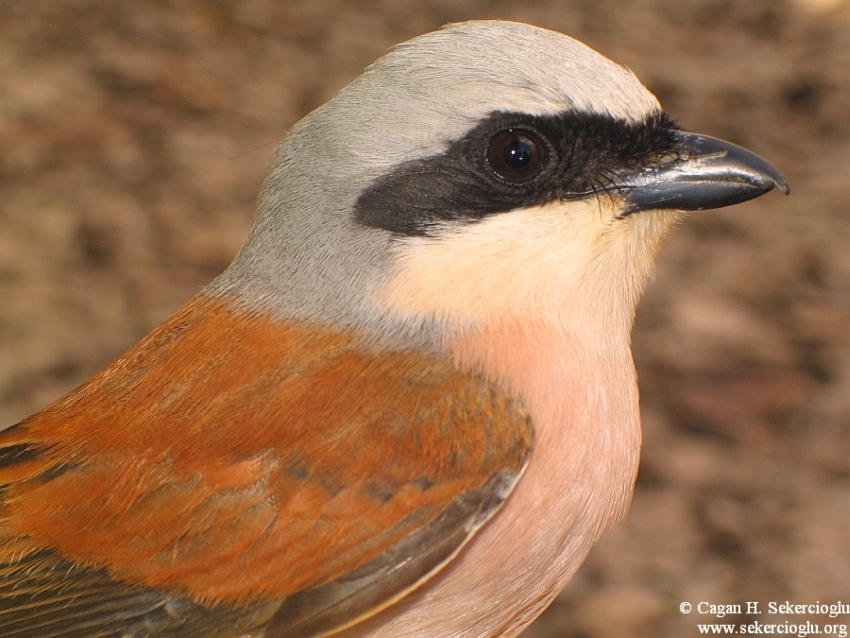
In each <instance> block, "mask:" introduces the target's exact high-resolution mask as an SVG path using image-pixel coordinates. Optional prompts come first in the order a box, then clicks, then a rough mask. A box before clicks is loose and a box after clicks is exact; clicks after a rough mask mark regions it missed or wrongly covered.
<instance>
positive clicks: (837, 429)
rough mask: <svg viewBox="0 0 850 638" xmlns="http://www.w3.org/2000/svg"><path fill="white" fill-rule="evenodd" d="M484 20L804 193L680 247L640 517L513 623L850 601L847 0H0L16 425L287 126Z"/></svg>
mask: <svg viewBox="0 0 850 638" xmlns="http://www.w3.org/2000/svg"><path fill="white" fill-rule="evenodd" d="M470 18H504V19H510V20H521V21H526V22H531V23H533V24H537V25H540V26H545V27H549V28H552V29H556V30H559V31H562V32H564V33H567V34H570V35H572V36H575V37H577V38H579V39H581V40H583V41H585V42H586V43H588V44H589V45H591V46H592V47H594V48H596V49H598V50H599V51H600V52H602V53H603V54H605V55H607V56H608V57H610V58H612V59H614V60H616V61H618V62H620V63H622V64H625V65H627V66H629V67H630V68H632V69H633V70H634V71H635V72H636V73H637V74H638V76H639V77H640V78H641V79H642V80H643V81H644V82H645V83H646V84H647V85H648V87H649V88H650V89H651V90H652V91H653V92H655V93H656V94H657V95H658V96H659V98H660V99H661V101H662V103H663V104H664V106H665V107H666V108H667V109H668V110H669V111H670V112H671V113H672V115H673V116H674V117H675V118H676V119H677V120H678V121H679V123H680V124H681V125H682V127H684V128H686V129H690V130H695V131H699V132H702V133H707V134H710V135H714V136H718V137H722V138H726V139H729V140H731V141H733V142H736V143H738V144H741V145H744V146H746V147H748V148H750V149H752V150H754V151H756V152H758V153H760V154H762V155H763V156H764V157H766V158H768V159H769V160H770V161H771V162H773V163H774V164H775V165H776V166H778V167H779V168H780V169H781V170H782V171H783V172H784V174H785V176H786V177H787V179H788V182H789V183H790V185H791V190H792V196H791V197H787V198H785V197H781V196H780V195H777V194H770V195H768V196H766V197H763V198H760V199H758V200H756V201H753V202H750V203H748V204H744V205H742V206H737V207H734V208H731V209H725V210H721V211H711V212H705V213H699V214H694V215H692V216H691V217H690V218H689V219H687V221H686V222H685V223H684V224H683V225H682V228H681V229H680V230H679V231H678V232H677V233H675V234H674V236H673V237H672V238H671V240H670V241H669V242H668V245H667V246H666V250H665V251H664V252H663V254H662V257H661V260H660V264H659V268H658V276H657V278H656V281H655V282H654V284H653V285H652V287H651V289H650V291H649V294H648V295H647V297H646V298H645V300H644V302H643V303H642V305H641V307H640V309H639V312H638V318H637V326H636V330H635V335H634V342H635V356H636V360H637V367H638V372H639V375H640V380H641V388H642V402H643V418H644V427H645V443H644V450H643V459H642V466H641V472H640V477H639V479H638V485H637V492H636V495H635V500H634V504H633V506H632V510H631V514H630V516H629V519H628V521H627V522H626V523H624V524H621V525H619V526H617V527H615V528H614V529H613V530H611V531H610V532H609V533H608V534H607V536H606V537H605V538H604V539H603V541H602V543H601V544H600V545H599V546H598V547H597V548H596V550H595V551H594V552H593V553H592V554H591V556H590V558H589V559H588V561H587V563H586V564H585V566H584V568H583V569H582V570H581V571H580V572H579V574H578V576H577V577H576V578H575V580H574V581H573V582H572V584H571V585H570V586H569V588H568V589H567V590H566V591H565V592H564V594H563V595H562V596H561V597H560V599H559V600H558V601H557V602H556V603H555V605H553V607H552V608H551V609H550V610H549V611H548V612H547V613H546V614H545V615H544V616H543V617H542V618H541V619H540V620H539V621H538V622H537V623H536V624H535V625H534V626H533V627H532V628H531V629H529V630H528V631H527V633H526V634H525V636H526V637H527V638H550V637H556V636H557V637H568V638H603V637H605V638H612V637H626V638H628V637H632V636H634V637H638V636H646V637H653V638H657V637H663V638H667V637H669V638H674V637H682V636H694V635H697V628H696V624H697V622H709V621H710V620H711V618H710V617H701V618H699V617H698V614H697V613H696V612H694V613H692V614H691V615H689V616H686V615H682V614H680V613H679V603H680V602H682V601H690V602H692V603H694V604H696V603H698V602H700V601H708V602H712V603H723V604H734V603H741V604H743V603H745V602H746V601H760V602H761V603H762V605H766V603H767V602H769V601H779V602H782V601H785V600H790V601H791V602H793V603H809V602H815V601H818V600H819V601H821V602H835V601H837V600H844V601H845V602H848V601H850V2H849V1H848V0H797V1H796V2H791V1H790V0H789V1H788V2H780V1H772V0H770V1H769V0H693V1H682V0H637V1H633V2H626V1H617V0H560V1H556V0H525V1H523V2H518V1H512V2H508V1H497V0H490V1H488V0H383V1H381V0H349V1H345V0H336V1H333V0H327V1H309V0H288V1H273V0H217V1H213V0H194V1H192V0H182V1H176V0H175V1H168V0H135V1H134V2H119V1H117V0H116V1H82V0H79V1H73V0H2V2H0V426H5V425H10V424H12V423H14V422H15V421H16V420H18V419H20V418H23V417H25V416H26V415H28V414H29V413H31V412H33V411H35V410H37V409H39V408H41V407H43V406H44V405H45V404H47V403H48V402H50V401H52V400H54V399H56V398H58V397H59V396H61V395H62V394H63V393H64V392H66V391H68V390H70V389H71V388H73V387H74V386H76V385H77V384H79V383H80V382H82V381H84V380H85V379H86V378H87V377H88V376H90V375H91V374H93V373H94V372H96V371H98V370H99V369H100V368H102V367H103V366H104V365H106V364H107V363H109V362H110V361H111V360H113V359H114V358H115V357H116V356H118V355H119V354H121V353H122V352H123V351H124V350H125V349H126V348H128V347H129V346H130V345H132V344H133V343H134V342H135V341H136V340H138V339H139V338H141V337H142V336H143V335H144V334H145V333H147V332H148V331H149V330H150V329H151V328H152V327H154V326H155V325H156V324H157V323H159V322H160V321H162V320H163V319H165V318H166V317H167V316H168V315H169V314H171V313H172V312H173V311H174V310H176V309H177V308H178V307H179V306H180V305H181V303H182V302H183V301H185V300H186V299H188V298H189V297H190V296H192V295H193V294H194V293H195V292H196V291H198V289H199V288H200V287H201V286H203V285H204V284H205V283H207V282H208V281H209V280H211V279H212V278H213V277H214V276H216V275H217V274H218V273H219V272H221V271H222V270H223V269H224V268H225V267H226V266H227V264H228V263H229V261H230V259H231V258H232V257H233V256H234V254H235V253H236V251H237V250H238V249H239V247H240V245H241V243H242V241H243V239H244V238H245V236H246V234H247V232H248V230H249V228H250V225H251V219H252V214H253V201H254V198H255V197H256V195H257V193H258V191H259V188H260V185H261V183H262V180H263V178H264V176H265V164H266V161H267V159H268V157H269V154H270V153H271V151H272V150H273V148H274V145H275V143H276V141H277V140H279V139H280V138H281V137H282V136H283V135H284V134H285V132H286V130H287V129H288V128H289V127H290V126H291V125H292V124H293V122H295V121H296V120H297V119H299V118H300V117H302V116H303V115H304V114H306V113H307V112H308V111H310V110H311V109H313V108H315V107H316V106H318V105H319V104H321V103H322V102H324V101H325V100H327V99H328V98H330V97H331V96H333V94H334V93H335V92H336V91H337V90H339V89H340V88H341V87H342V86H343V85H345V84H346V83H347V82H348V81H350V80H351V79H352V78H353V77H354V76H355V75H357V74H358V73H359V71H360V70H361V69H362V68H363V67H364V66H365V65H367V64H369V63H370V62H371V61H373V60H374V59H375V58H377V57H378V56H380V55H381V54H382V53H383V52H384V51H385V50H386V49H387V47H388V46H390V45H392V44H393V43H396V42H399V41H402V40H405V39H408V38H410V37H412V36H414V35H417V34H420V33H423V32H426V31H430V30H432V29H435V28H437V27H439V26H440V25H442V24H444V23H446V22H451V21H458V20H466V19H470ZM505 46H506V47H511V46H517V44H516V43H511V42H506V43H505ZM805 619H806V618H805V617H797V618H790V620H792V621H803V620H805ZM728 620H730V619H729V618H728V617H727V621H728ZM731 620H732V621H733V622H744V621H746V620H752V618H745V617H733V618H732V619H731ZM760 620H762V621H768V620H769V619H768V618H765V617H762V618H761V619H760ZM779 620H780V621H783V622H784V620H789V618H788V617H782V618H779ZM812 620H814V621H817V622H821V623H823V622H824V620H825V618H824V617H818V618H812ZM838 620H840V621H843V622H850V617H844V618H843V619H838Z"/></svg>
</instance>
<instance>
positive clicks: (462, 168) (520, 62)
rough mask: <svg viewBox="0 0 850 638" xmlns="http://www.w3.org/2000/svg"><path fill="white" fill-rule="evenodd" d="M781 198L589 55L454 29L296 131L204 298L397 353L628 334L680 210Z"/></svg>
mask: <svg viewBox="0 0 850 638" xmlns="http://www.w3.org/2000/svg"><path fill="white" fill-rule="evenodd" d="M773 188H779V189H780V190H782V191H784V192H787V190H788V189H787V186H786V184H785V181H784V180H783V178H782V176H781V175H780V174H779V173H778V171H777V170H776V169H775V168H773V167H772V166H771V165H770V164H768V163H767V162H766V161H765V160H763V159H761V158H760V157H758V156H757V155H755V154H753V153H751V152H749V151H746V150H744V149H742V148H740V147H737V146H734V145H732V144H729V143H727V142H723V141H721V140H716V139H714V138H710V137H707V136H702V135H696V134H693V133H688V132H685V131H682V130H680V128H679V127H678V126H677V125H676V124H675V123H674V122H673V121H672V119H671V118H670V117H669V116H668V115H667V114H666V113H665V112H664V111H663V109H662V108H661V106H660V104H659V103H658V100H657V99H656V98H655V97H654V96H653V95H652V94H651V93H650V92H649V91H648V90H647V89H646V88H645V87H644V86H643V85H642V84H641V83H640V81H639V80H638V79H637V78H636V77H635V75H634V74H633V73H632V72H631V71H629V70H628V69H626V68H625V67H622V66H619V65H618V64H615V63H614V62H612V61H610V60H608V59H607V58H605V57H603V56H602V55H600V54H598V53H597V52H595V51H593V50H592V49H590V48H588V47H587V46H585V45H583V44H581V43H580V42H578V41H576V40H574V39H572V38H570V37H568V36H565V35H562V34H559V33H556V32H553V31H548V30H545V29H540V28H536V27H532V26H529V25H524V24H516V23H511V22H499V21H477V22H466V23H460V24H453V25H449V26H447V27H444V28H443V29H441V30H439V31H436V32H433V33H429V34H426V35H423V36H420V37H418V38H415V39H413V40H411V41H409V42H406V43H404V44H401V45H398V46H396V47H395V48H394V49H392V50H391V51H390V52H389V53H388V54H387V55H385V56H384V57H383V58H381V59H379V60H378V61H377V62H375V63H374V64H372V65H371V66H370V67H368V68H367V69H366V70H365V72H364V73H363V74H362V75H361V76H360V77H358V78H357V79H356V80H355V81H354V82H352V83H351V84H350V85H348V86H347V87H346V88H344V89H343V90H342V91H340V93H339V94H338V95H337V96H336V97H334V98H333V99H332V100H331V101H330V102H328V103H327V104H325V105H324V106H322V107H320V108H318V109H316V110H315V111H313V112H312V113H311V114H309V115H308V116H307V117H305V118H304V119H303V120H301V121H300V122H299V123H297V124H296V125H295V126H294V127H293V129H292V130H291V132H290V133H289V134H288V135H287V137H286V138H285V139H284V141H283V142H282V144H281V145H280V147H279V148H278V150H277V151H276V153H275V155H274V157H273V160H272V172H271V174H270V176H269V177H268V179H267V180H266V183H265V186H264V189H263V192H262V194H261V196H260V199H259V205H258V215H257V219H256V224H255V226H254V229H253V230H252V232H251V235H250V237H249V238H248V241H247V242H246V244H245V246H244V248H243V249H242V251H241V253H240V254H239V256H238V257H237V259H236V260H235V262H234V264H233V265H232V266H231V267H230V269H229V270H228V271H227V272H226V273H225V274H224V275H223V276H222V277H221V278H220V279H219V280H218V281H217V282H216V283H215V284H214V286H215V287H218V288H219V289H222V290H227V291H228V292H233V293H236V294H237V296H241V297H243V298H244V299H250V300H251V301H250V303H252V304H260V305H262V306H263V308H262V309H263V310H270V311H273V312H278V313H280V314H281V315H282V316H285V317H287V318H296V319H304V320H308V321H319V322H326V323H331V324H334V325H338V326H343V327H350V328H355V329H359V330H362V331H364V332H365V333H367V334H369V335H373V336H374V337H376V338H378V339H382V340H390V341H391V340H393V339H398V340H399V342H400V343H404V344H407V345H410V343H411V342H426V343H427V342H431V343H435V342H439V341H440V340H441V339H444V338H445V335H446V334H448V333H451V332H452V331H454V330H459V329H460V330H462V329H464V327H468V326H471V325H472V326H474V325H479V324H482V323H483V324H486V323H488V322H491V321H498V320H500V319H502V318H505V317H520V316H525V317H528V318H532V319H538V320H540V321H545V322H555V323H560V324H565V323H566V324H575V325H579V324H580V325H581V326H584V328H577V329H586V328H587V327H588V326H590V327H593V326H596V327H598V328H602V330H603V331H605V332H606V333H608V334H611V332H616V331H618V330H619V332H624V331H625V333H627V332H628V328H629V327H630V326H631V321H632V318H633V314H634V308H635V305H636V302H637V299H638V297H639V295H640V292H641V291H642V289H643V286H644V284H645V282H646V280H647V278H648V276H649V274H650V273H651V270H652V264H653V259H654V255H655V252H656V250H657V247H658V245H659V242H660V240H661V239H662V238H663V236H664V235H665V234H666V232H667V231H668V230H669V229H670V228H671V226H672V225H673V224H674V223H675V221H676V220H677V219H678V218H679V217H680V215H681V213H682V211H691V210H702V209H706V208H717V207H721V206H727V205H730V204H734V203H737V202H742V201H745V200H748V199H751V198H753V197H757V196H759V195H761V194H763V193H765V192H767V191H769V190H771V189H773ZM592 329H597V328H592ZM411 340H412V341H411Z"/></svg>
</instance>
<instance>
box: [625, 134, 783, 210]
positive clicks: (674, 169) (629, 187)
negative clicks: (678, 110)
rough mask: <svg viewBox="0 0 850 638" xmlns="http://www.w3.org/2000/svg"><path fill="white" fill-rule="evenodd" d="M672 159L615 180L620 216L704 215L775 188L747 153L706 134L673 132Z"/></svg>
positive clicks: (776, 182)
mask: <svg viewBox="0 0 850 638" xmlns="http://www.w3.org/2000/svg"><path fill="white" fill-rule="evenodd" d="M676 137H677V142H676V154H675V155H673V156H671V157H670V158H669V159H668V160H667V161H662V162H661V163H660V164H659V165H657V166H654V167H651V168H646V169H643V170H641V171H639V172H635V173H628V174H625V175H622V176H620V178H619V179H618V180H617V183H616V188H617V189H618V190H619V192H620V193H621V194H622V196H623V198H624V199H625V203H626V205H625V208H624V209H623V212H621V213H620V217H626V216H627V215H631V214H632V213H636V212H639V211H643V210H659V209H672V210H682V211H690V210H706V209H710V208H723V207H724V206H731V205H732V204H739V203H741V202H745V201H747V200H749V199H753V198H755V197H758V196H759V195H763V194H764V193H766V192H768V191H769V190H772V189H773V188H778V189H779V190H780V191H782V192H783V193H785V194H786V195H787V194H788V193H789V192H790V191H789V189H788V184H787V183H786V181H785V178H784V177H782V174H781V173H780V172H779V171H778V170H777V169H776V168H775V167H774V166H772V165H771V164H769V163H768V162H767V161H766V160H765V159H763V158H762V157H759V156H758V155H756V154H755V153H752V152H750V151H748V150H747V149H744V148H741V147H740V146H736V145H735V144H731V143H729V142H724V141H723V140H719V139H717V138H714V137H709V136H707V135H698V134H696V133H687V132H684V131H677V132H676Z"/></svg>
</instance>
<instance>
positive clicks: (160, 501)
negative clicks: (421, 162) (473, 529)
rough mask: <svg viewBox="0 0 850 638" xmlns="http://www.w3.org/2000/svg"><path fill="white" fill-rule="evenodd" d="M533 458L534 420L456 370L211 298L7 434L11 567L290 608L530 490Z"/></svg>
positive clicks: (5, 546)
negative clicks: (398, 549) (62, 565)
mask: <svg viewBox="0 0 850 638" xmlns="http://www.w3.org/2000/svg"><path fill="white" fill-rule="evenodd" d="M531 444H532V430H531V427H530V422H529V419H528V417H527V416H526V414H525V412H524V410H523V408H522V406H521V405H520V403H519V402H518V401H517V400H516V399H513V398H510V397H508V396H506V395H504V394H503V393H499V392H497V391H496V390H495V389H494V388H493V387H491V386H490V385H488V384H487V383H486V382H484V381H483V380H482V379H481V378H478V377H476V376H473V375H470V374H466V373H461V372H459V371H457V370H456V369H455V368H454V367H453V365H452V363H451V360H450V359H448V358H447V357H438V356H435V355H433V354H429V353H426V352H424V351H417V350H411V351H406V352H386V353H380V352H377V351H373V350H370V349H369V347H368V346H366V345H364V344H363V343H362V342H361V341H360V340H359V339H358V338H357V337H356V335H354V334H352V333H343V332H336V331H332V330H328V329H316V328H311V327H310V326H307V325H296V324H292V323H284V322H280V321H274V320H272V319H269V318H268V317H264V316H262V315H260V314H257V313H253V312H248V311H245V310H239V309H236V308H234V307H233V306H230V305H228V304H226V303H225V302H222V301H220V300H215V299H211V298H208V297H203V296H201V297H199V298H197V299H195V300H194V301H192V302H191V303H189V304H188V305H187V306H186V307H185V308H184V309H182V310H181V311H180V312H178V313H177V314H176V315H175V316H174V317H172V319H170V320H169V321H168V322H166V323H165V324H163V325H162V326H160V327H159V328H158V329H157V330H156V331H154V332H153V333H151V334H150V335H149V336H148V337H147V338H145V339H144V340H143V341H142V342H141V343H139V344H138V345H137V346H136V347H135V348H133V349H132V350H131V351H130V352H128V353H127V354H126V355H124V356H123V357H122V358H120V359H119V360H118V361H116V362H115V363H114V364H113V365H112V366H110V367H109V368H107V369H106V370H104V371H103V372H101V373H100V374H98V375H97V376H95V377H93V378H92V379H91V380H90V381H89V382H87V383H86V384H84V385H83V386H81V387H80V388H78V389H77V390H75V391H74V392H72V393H70V394H69V395H68V396H66V397H64V398H63V399H61V400H59V401H57V402H56V403H54V404H53V405H51V406H50V407H48V408H46V409H45V410H43V411H42V412H40V413H38V414H36V415H34V416H32V417H30V418H29V419H27V420H25V421H23V422H22V423H20V424H18V425H17V426H15V427H14V428H11V429H10V430H8V431H6V432H4V433H2V435H0V484H2V485H3V486H4V491H3V494H2V505H3V509H2V517H0V541H2V543H0V552H2V553H0V564H2V565H4V566H6V567H7V568H8V566H10V565H14V564H15V563H20V562H22V561H26V559H27V558H28V557H30V556H33V555H35V554H37V553H39V552H42V551H43V550H49V551H50V552H52V553H54V554H55V555H57V556H60V557H62V559H64V561H67V562H68V563H72V564H76V565H81V566H85V567H88V568H94V569H102V570H105V571H106V573H107V574H108V575H109V577H110V578H112V579H114V580H115V581H117V582H120V583H123V584H127V585H133V586H142V587H147V588H163V589H165V590H168V591H172V592H174V593H176V594H179V595H181V596H184V597H186V598H188V599H189V600H191V601H193V602H194V603H197V604H199V605H201V606H205V605H207V606H209V605H216V604H222V603H223V604H225V605H228V606H230V607H234V608H238V607H244V606H251V605H258V604H263V603H271V602H277V603H280V602H281V601H283V600H284V599H286V598H287V597H289V596H291V595H292V594H294V593H296V592H299V591H303V590H309V589H313V588H317V587H321V586H323V585H327V584H328V583H333V582H334V581H336V580H338V579H340V578H341V577H343V576H345V575H346V574H349V573H351V572H352V571H354V570H356V569H357V568H360V567H362V566H363V565H365V564H368V563H369V562H370V561H374V560H375V559H377V558H378V557H380V556H381V555H382V554H385V553H386V552H387V551H388V550H391V549H392V548H393V547H395V546H397V545H398V544H399V543H401V541H403V540H404V539H406V538H408V537H409V536H411V535H414V534H416V533H417V532H418V531H419V532H421V531H422V530H424V529H427V528H428V526H429V525H430V524H433V523H434V522H435V521H436V520H437V519H438V518H439V517H440V516H441V515H442V514H444V513H445V511H446V509H447V508H448V507H449V506H450V504H452V503H453V502H455V501H456V500H457V499H458V498H460V497H462V496H463V495H464V494H471V493H474V492H475V491H476V490H479V489H480V488H482V486H484V485H486V484H487V482H488V481H490V480H491V479H493V477H494V476H497V475H499V473H500V472H507V473H508V474H509V475H510V476H514V477H515V476H516V475H517V474H519V472H520V471H521V469H522V467H523V465H524V463H525V459H526V456H527V454H528V452H529V450H530V448H531ZM482 507H483V509H484V511H485V514H486V510H487V509H488V507H492V506H488V505H486V504H485V505H483V506H482ZM82 531H84V533H81V532H82ZM467 535H468V533H467V532H464V533H463V534H462V535H461V537H460V538H458V539H457V540H456V541H455V543H454V544H455V546H454V547H452V548H449V551H455V550H456V549H457V545H458V544H459V543H462V542H464V541H465V539H466V537H467ZM426 542H433V540H428V541H426ZM331 548H332V549H331ZM445 558H447V557H444V558H443V560H445ZM438 562H442V561H438ZM424 575H425V574H416V575H415V577H414V578H413V580H412V581H411V582H410V583H407V585H406V586H407V587H410V586H412V585H413V584H414V582H415V581H416V580H418V579H419V578H422V577H423V576H424ZM32 580H33V581H35V582H37V581H38V574H37V573H36V574H34V575H33V576H32ZM402 588H404V586H403V587H402ZM2 613H3V612H2V595H0V626H2ZM33 635H35V634H33Z"/></svg>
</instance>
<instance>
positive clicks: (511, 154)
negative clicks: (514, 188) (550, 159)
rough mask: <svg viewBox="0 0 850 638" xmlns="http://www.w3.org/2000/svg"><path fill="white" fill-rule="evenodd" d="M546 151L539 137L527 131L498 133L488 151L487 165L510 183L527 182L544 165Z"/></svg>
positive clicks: (512, 130)
mask: <svg viewBox="0 0 850 638" xmlns="http://www.w3.org/2000/svg"><path fill="white" fill-rule="evenodd" d="M544 154H545V150H544V147H543V144H542V143H541V142H540V140H539V139H538V137H537V136H536V135H535V134H534V133H531V132H530V131H527V130H525V129H509V130H507V131H502V132H501V133H497V134H496V136H495V137H493V139H492V141H491V142H490V148H488V149H487V163H488V164H489V165H490V168H491V169H492V170H493V172H494V173H496V175H498V176H499V177H501V178H502V179H504V180H505V181H508V182H525V181H528V180H530V179H531V178H533V177H534V176H535V175H536V174H537V173H538V172H539V170H540V167H541V166H542V165H543V160H544Z"/></svg>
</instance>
